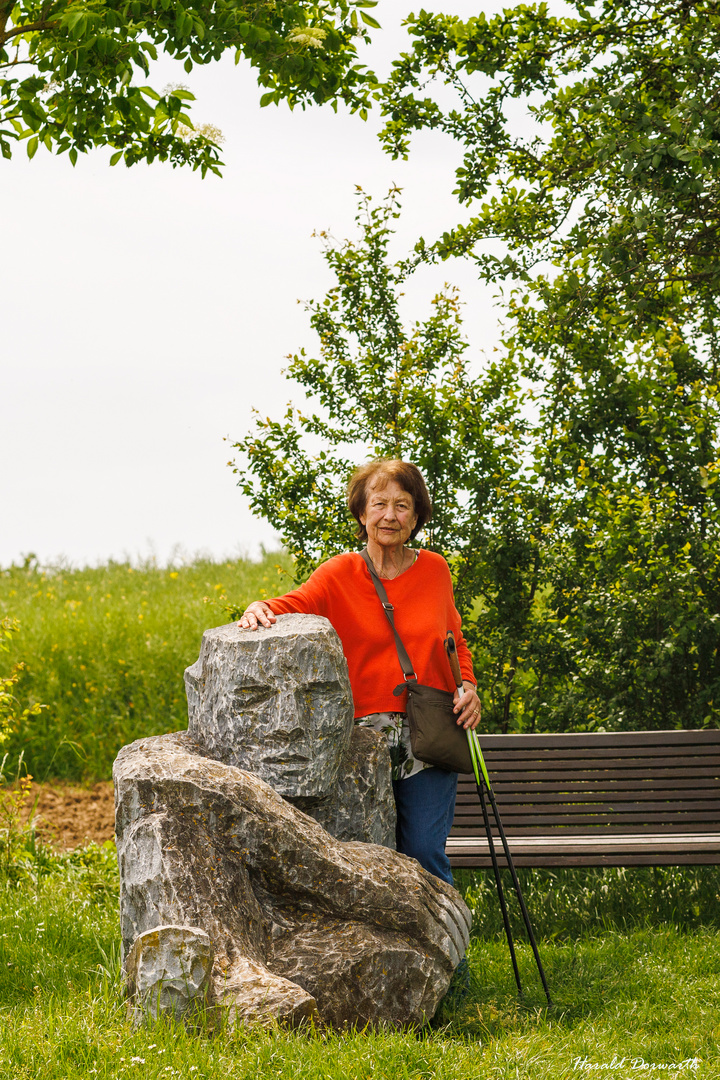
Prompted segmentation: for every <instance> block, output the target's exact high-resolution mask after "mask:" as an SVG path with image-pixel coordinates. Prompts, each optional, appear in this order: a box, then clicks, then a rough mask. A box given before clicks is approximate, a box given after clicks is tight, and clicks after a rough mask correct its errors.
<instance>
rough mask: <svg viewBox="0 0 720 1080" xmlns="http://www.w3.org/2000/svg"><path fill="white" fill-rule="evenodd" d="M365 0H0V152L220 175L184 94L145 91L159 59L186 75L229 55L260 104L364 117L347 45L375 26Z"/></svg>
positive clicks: (359, 75)
mask: <svg viewBox="0 0 720 1080" xmlns="http://www.w3.org/2000/svg"><path fill="white" fill-rule="evenodd" d="M375 3H376V0H289V2H288V0H281V2H276V0H259V2H258V3H243V2H236V0H215V2H214V3H207V2H205V0H182V2H181V0H177V2H172V3H171V2H170V0H158V2H157V3H153V2H149V0H17V2H16V0H0V151H1V152H2V155H3V157H5V158H9V157H10V156H11V154H12V147H13V143H14V142H16V141H17V140H19V139H26V140H27V152H28V156H29V157H33V155H34V154H35V152H36V151H37V149H38V146H39V145H40V144H41V143H42V144H44V145H45V146H46V147H47V148H48V150H54V151H55V152H56V153H64V152H67V153H68V155H69V157H70V160H71V161H72V163H73V164H75V162H76V160H77V155H78V153H81V152H84V151H87V150H89V149H90V148H91V147H96V146H112V147H115V150H116V152H115V154H113V156H112V158H111V161H110V163H111V164H112V165H114V164H116V163H117V162H118V161H119V160H121V159H123V160H124V161H125V164H126V165H133V164H135V163H136V162H138V161H154V160H156V159H157V160H160V161H170V162H171V164H172V165H173V166H175V165H185V164H188V165H191V166H192V167H193V168H199V169H200V170H201V172H202V174H203V175H205V173H206V172H207V171H208V170H210V171H211V172H215V173H219V169H220V165H221V162H220V158H219V153H218V146H217V144H216V142H215V141H213V132H212V131H210V132H203V131H202V130H197V131H196V130H194V129H193V125H192V122H191V120H190V118H189V116H188V114H187V111H186V110H187V108H188V106H187V102H188V101H190V100H192V98H193V95H192V94H191V93H190V91H189V90H187V89H183V88H179V89H174V90H166V91H164V92H162V93H159V92H158V91H157V90H154V89H153V88H152V87H150V86H147V85H144V82H145V79H146V78H147V76H148V74H149V71H150V64H151V62H152V61H153V60H155V59H157V57H158V55H159V54H160V53H165V54H166V55H167V56H170V57H173V58H174V59H177V60H182V61H184V66H185V70H186V71H188V72H190V71H192V69H193V67H194V65H196V64H207V63H210V62H211V61H213V60H218V59H219V58H220V57H221V56H222V55H223V53H225V52H226V51H227V50H231V51H232V52H234V54H235V58H236V61H239V60H240V59H241V57H245V58H246V59H248V60H249V61H250V63H251V64H252V65H253V67H255V68H256V69H257V75H258V82H259V84H260V86H262V87H266V88H267V90H266V93H265V94H264V95H263V97H262V99H261V104H268V103H270V102H276V103H277V102H279V101H281V100H283V99H285V100H286V101H287V102H288V104H289V105H290V106H291V107H293V106H295V105H300V106H303V107H304V106H305V105H306V104H310V103H313V102H317V103H322V102H324V101H329V102H331V103H332V104H333V105H336V103H337V101H338V100H342V101H344V102H346V103H347V104H348V105H349V106H350V108H351V109H353V110H355V109H359V110H361V111H363V112H364V109H365V108H366V105H367V94H368V93H369V87H370V86H371V84H372V78H371V77H369V76H368V75H367V73H366V72H365V69H364V67H363V65H361V64H359V63H358V62H357V50H356V41H357V40H358V39H362V40H364V39H366V38H367V34H368V31H367V27H368V26H376V25H377V23H376V21H375V20H374V19H373V18H372V16H370V15H369V14H368V13H367V12H366V11H365V10H364V9H366V8H371V7H374V6H375Z"/></svg>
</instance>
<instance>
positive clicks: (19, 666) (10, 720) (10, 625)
mask: <svg viewBox="0 0 720 1080" xmlns="http://www.w3.org/2000/svg"><path fill="white" fill-rule="evenodd" d="M19 629H20V626H19V624H18V622H17V619H11V618H10V616H9V615H5V616H3V617H2V618H0V652H10V643H11V641H12V639H13V637H14V635H15V634H17V632H18V630H19ZM24 667H25V665H24V663H23V662H22V660H18V661H17V662H16V663H15V664H13V666H12V668H11V669H10V673H9V674H8V675H6V676H1V675H0V746H2V745H3V743H4V742H5V741H6V739H7V738H8V736H9V735H10V732H11V731H13V730H14V729H15V728H17V727H18V726H19V725H20V724H22V723H27V722H28V721H29V720H30V718H31V717H33V716H38V715H39V713H40V712H41V711H42V709H43V708H45V706H44V705H40V704H39V703H38V702H33V703H32V704H30V705H27V706H26V707H25V708H22V707H21V706H20V705H19V702H18V699H17V698H16V697H15V689H16V687H17V684H18V682H19V681H20V675H21V673H22V670H23V668H24ZM1 777H2V769H1V768H0V778H1Z"/></svg>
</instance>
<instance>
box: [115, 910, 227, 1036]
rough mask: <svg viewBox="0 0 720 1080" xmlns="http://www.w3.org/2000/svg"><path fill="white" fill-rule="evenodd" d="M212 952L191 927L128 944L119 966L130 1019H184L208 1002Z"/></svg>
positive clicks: (162, 930)
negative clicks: (122, 965) (163, 1016)
mask: <svg viewBox="0 0 720 1080" xmlns="http://www.w3.org/2000/svg"><path fill="white" fill-rule="evenodd" d="M214 958H215V950H214V949H213V947H212V944H211V942H210V938H209V937H208V935H207V934H206V933H205V931H204V930H201V929H199V928H198V927H196V926H156V927H155V929H154V930H146V931H145V933H144V934H140V936H139V937H137V938H136V939H135V941H134V943H133V946H132V948H131V949H130V952H129V953H128V955H127V958H126V961H125V975H126V979H127V990H128V997H129V998H130V1002H131V1004H132V1007H133V1013H134V1018H135V1020H136V1021H140V1020H142V1019H143V1017H145V1016H148V1017H150V1018H152V1019H155V1020H156V1019H157V1018H158V1016H159V1015H160V1014H162V1013H165V1014H167V1013H171V1014H172V1015H173V1016H176V1017H178V1018H179V1017H181V1016H184V1017H187V1015H188V1013H191V1012H193V1011H194V1010H195V1009H196V1008H197V1007H198V1006H200V1007H202V1006H204V1005H205V1004H206V1003H207V1001H208V994H209V991H210V989H211V973H212V967H213V960H214Z"/></svg>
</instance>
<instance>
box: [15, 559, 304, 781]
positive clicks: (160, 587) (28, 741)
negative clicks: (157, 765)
mask: <svg viewBox="0 0 720 1080" xmlns="http://www.w3.org/2000/svg"><path fill="white" fill-rule="evenodd" d="M26 562H27V565H25V566H22V567H21V566H13V567H10V568H9V569H5V570H2V571H0V618H1V617H3V616H10V617H12V618H14V619H16V620H17V622H18V623H19V627H20V629H19V632H18V633H17V634H16V635H15V636H14V637H13V639H12V642H11V643H10V646H9V651H8V652H6V653H1V654H0V665H1V666H0V676H2V675H3V674H5V673H7V672H9V671H10V670H11V669H12V667H13V665H14V664H15V663H17V662H18V661H22V662H23V663H24V667H23V669H22V671H21V672H20V677H19V681H18V682H17V684H16V686H15V687H14V693H15V695H16V697H17V698H18V703H19V706H22V707H23V708H26V707H28V706H32V705H34V704H37V703H42V704H45V705H47V708H45V709H44V710H43V711H42V712H41V713H40V714H39V715H36V716H28V717H25V718H24V719H23V720H22V721H21V723H20V724H19V726H18V728H17V730H16V731H14V732H13V733H12V734H11V737H10V739H9V741H7V742H6V743H5V744H4V746H3V751H7V752H8V753H9V755H10V757H11V758H13V757H15V758H17V756H18V755H19V753H20V752H23V753H24V759H25V764H26V766H27V769H28V771H29V772H30V773H31V774H32V775H33V776H34V777H35V779H37V780H43V779H45V778H46V777H54V778H61V779H67V780H94V779H108V778H109V776H110V771H111V767H112V762H113V760H114V758H115V756H116V754H117V752H118V750H119V749H120V747H121V746H123V745H124V744H125V743H128V742H130V741H132V740H133V739H137V738H140V737H141V736H146V735H157V734H161V733H162V732H166V731H178V730H180V729H183V728H186V727H187V702H186V698H185V690H184V685H183V671H184V669H185V668H186V667H187V666H188V664H192V663H193V662H194V661H195V660H196V659H197V657H198V652H199V649H200V641H201V639H202V633H203V630H205V629H207V628H208V627H210V626H219V625H220V624H222V623H227V622H229V621H231V619H232V618H233V616H234V614H235V612H238V613H239V612H240V611H242V610H243V608H244V607H245V606H246V605H247V604H248V603H249V602H250V601H251V600H254V599H258V598H260V599H262V598H264V597H269V596H274V595H277V594H278V593H282V592H287V590H288V588H290V587H292V578H291V577H290V576H289V573H288V571H289V570H290V568H291V562H290V560H289V559H287V558H286V557H284V556H281V555H277V554H268V555H266V556H265V557H263V559H262V560H260V561H259V562H252V561H250V560H247V559H235V560H229V561H225V562H220V563H218V562H211V561H209V560H204V559H198V560H196V561H194V562H191V563H188V564H187V565H180V566H175V567H173V566H169V567H159V566H155V565H153V564H152V563H148V564H146V565H141V566H133V565H130V564H129V563H120V562H111V563H109V564H107V565H104V566H99V567H96V568H87V569H80V570H73V569H67V568H64V567H62V566H59V567H42V566H38V565H37V563H36V562H35V561H33V560H26Z"/></svg>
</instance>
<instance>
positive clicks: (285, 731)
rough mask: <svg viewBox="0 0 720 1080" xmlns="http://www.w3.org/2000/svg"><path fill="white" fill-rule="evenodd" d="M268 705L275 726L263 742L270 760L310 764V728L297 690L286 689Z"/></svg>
mask: <svg viewBox="0 0 720 1080" xmlns="http://www.w3.org/2000/svg"><path fill="white" fill-rule="evenodd" d="M268 705H269V711H270V717H271V723H270V725H269V727H268V729H267V730H266V732H265V736H264V738H263V746H264V749H265V758H266V760H270V759H275V758H277V759H282V761H284V762H307V761H309V760H310V757H309V752H308V747H307V745H306V737H307V726H306V723H305V722H304V721H305V717H304V716H303V710H302V708H301V707H300V704H299V703H298V700H297V697H296V694H295V692H294V690H292V689H290V688H288V687H282V688H281V689H280V690H278V692H277V693H276V694H274V695H273V697H272V700H271V701H270V702H268Z"/></svg>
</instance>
